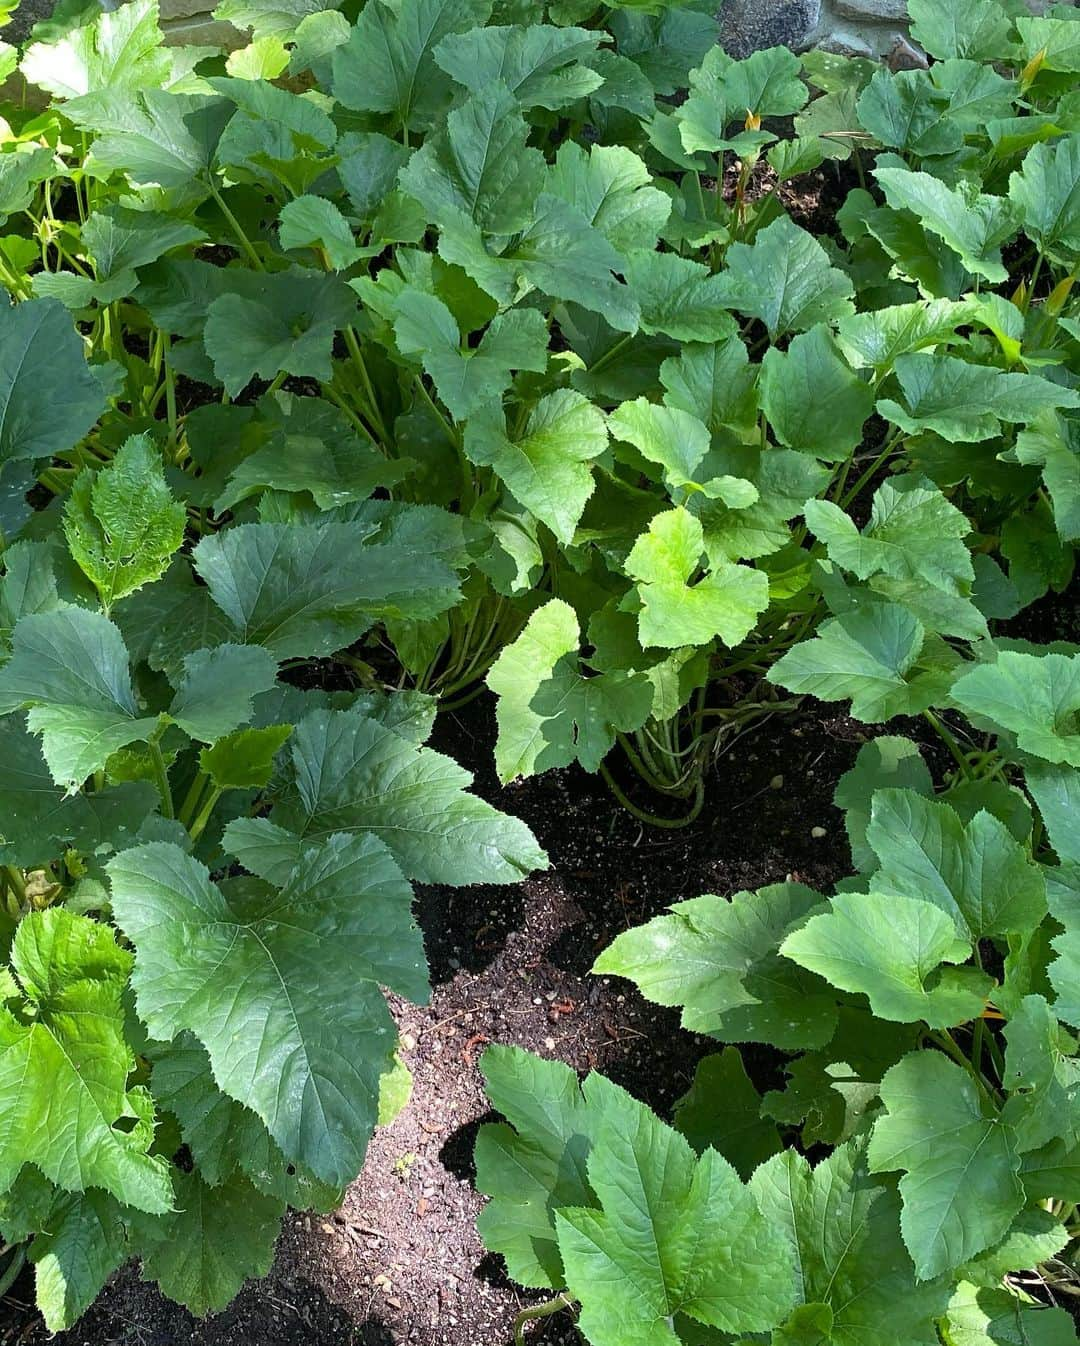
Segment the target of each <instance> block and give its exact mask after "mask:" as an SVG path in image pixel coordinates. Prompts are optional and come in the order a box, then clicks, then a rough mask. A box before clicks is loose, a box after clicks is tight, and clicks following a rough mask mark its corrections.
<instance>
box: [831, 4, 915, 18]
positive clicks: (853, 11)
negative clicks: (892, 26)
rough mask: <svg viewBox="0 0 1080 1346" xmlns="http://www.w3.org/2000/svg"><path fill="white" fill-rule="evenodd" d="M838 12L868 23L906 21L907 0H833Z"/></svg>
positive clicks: (846, 16)
mask: <svg viewBox="0 0 1080 1346" xmlns="http://www.w3.org/2000/svg"><path fill="white" fill-rule="evenodd" d="M833 8H834V9H835V10H836V12H837V14H843V16H844V17H845V18H846V19H862V20H863V21H864V22H868V23H906V22H907V16H908V13H907V0H833Z"/></svg>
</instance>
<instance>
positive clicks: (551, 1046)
mask: <svg viewBox="0 0 1080 1346" xmlns="http://www.w3.org/2000/svg"><path fill="white" fill-rule="evenodd" d="M544 1046H545V1047H546V1048H547V1049H548V1051H549V1052H553V1051H554V1050H555V1039H554V1038H545V1039H544Z"/></svg>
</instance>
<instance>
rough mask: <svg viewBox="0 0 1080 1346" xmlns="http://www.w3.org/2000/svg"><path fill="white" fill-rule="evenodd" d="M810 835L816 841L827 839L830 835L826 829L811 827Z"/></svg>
mask: <svg viewBox="0 0 1080 1346" xmlns="http://www.w3.org/2000/svg"><path fill="white" fill-rule="evenodd" d="M810 835H811V836H812V837H813V838H814V840H815V841H820V840H821V838H822V837H827V836H828V835H829V834H828V832H826V830H825V829H824V827H811V829H810Z"/></svg>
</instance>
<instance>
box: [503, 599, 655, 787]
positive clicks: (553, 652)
mask: <svg viewBox="0 0 1080 1346" xmlns="http://www.w3.org/2000/svg"><path fill="white" fill-rule="evenodd" d="M580 647H581V632H580V630H579V629H578V620H577V616H576V615H575V613H574V609H573V608H572V607H570V605H569V604H568V603H564V602H563V601H562V600H561V599H557V598H553V599H551V600H550V601H549V602H547V603H545V604H544V606H543V607H542V608H539V609H538V610H537V611H536V612H534V613H533V615H532V616H531V617H530V618H529V620H528V622H527V624H526V626H525V629H524V630H523V631H522V632H521V634H520V635H519V636H518V638H517V639H516V640H515V641H514V642H513V644H511V645H507V646H506V647H505V648H504V649H503V651H502V653H501V654H500V655H499V657H498V659H497V660H496V661H495V663H494V664H493V665H492V667H491V671H490V672H489V673H488V677H487V684H488V686H489V687H490V688H491V690H492V691H493V692H494V693H495V695H496V696H497V697H498V698H499V702H498V709H497V712H496V714H497V719H498V725H499V738H498V742H497V743H496V745H495V765H496V767H497V768H498V772H499V777H500V779H501V780H504V781H508V780H513V779H514V778H515V777H517V776H532V775H538V774H539V773H540V772H542V771H547V770H549V769H551V768H553V767H560V766H568V765H569V764H570V763H571V762H573V761H578V762H580V763H581V764H582V766H583V767H584V768H585V770H586V771H596V770H597V769H598V768H599V766H600V763H601V762H602V761H603V759H604V758H605V757H606V756H607V754H608V752H610V750H611V749H612V748H613V747H614V746H615V735H616V732H617V731H618V732H622V733H630V732H632V731H633V730H635V729H640V728H641V726H642V725H643V724H644V723H645V721H646V720H647V719H648V717H649V714H650V712H651V710H652V703H653V687H652V683H651V682H650V680H649V678H648V677H647V676H646V675H645V674H644V673H633V672H620V671H612V672H608V673H600V674H598V675H596V676H595V677H585V676H583V673H582V668H581V663H580V660H579V657H578V652H579V650H580Z"/></svg>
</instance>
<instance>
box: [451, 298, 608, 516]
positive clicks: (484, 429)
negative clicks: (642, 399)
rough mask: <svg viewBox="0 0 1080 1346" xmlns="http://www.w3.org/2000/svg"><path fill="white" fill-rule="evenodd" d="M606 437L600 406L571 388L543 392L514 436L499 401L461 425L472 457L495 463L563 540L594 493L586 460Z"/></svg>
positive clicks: (519, 496)
mask: <svg viewBox="0 0 1080 1346" xmlns="http://www.w3.org/2000/svg"><path fill="white" fill-rule="evenodd" d="M541 326H542V324H541ZM607 443H608V432H607V426H606V424H605V423H604V416H603V413H602V412H601V410H600V408H599V407H597V406H595V405H594V404H593V403H591V402H590V401H588V399H587V398H585V397H583V396H582V395H581V393H576V392H574V391H573V390H572V389H570V388H560V389H558V390H557V391H556V392H553V393H548V395H547V396H546V397H542V398H541V399H540V401H539V402H538V403H537V404H536V406H535V407H534V408H533V409H532V411H531V412H530V414H529V418H528V420H527V421H526V423H525V425H524V427H523V429H522V431H521V433H519V434H516V435H515V436H514V437H513V438H511V436H510V435H509V434H508V433H507V429H506V421H505V417H504V416H503V412H502V409H501V408H500V407H498V406H492V407H488V408H487V409H485V411H484V412H483V413H482V414H480V415H478V416H475V417H473V419H472V420H471V421H470V422H469V424H468V426H467V427H466V430H465V452H466V454H467V455H468V456H469V458H470V460H471V461H472V462H474V463H477V464H478V465H480V466H482V467H492V468H494V469H495V471H496V472H497V473H498V474H499V476H500V477H501V478H502V480H503V482H504V483H505V484H506V486H507V487H509V489H510V491H511V492H512V493H513V495H514V498H515V499H516V500H518V501H519V502H520V503H521V504H522V505H524V506H525V508H526V509H527V510H529V511H530V513H532V514H534V515H535V516H536V518H538V519H539V520H540V522H541V523H545V524H547V526H548V527H549V528H550V529H551V531H552V532H553V533H554V534H555V536H556V537H557V538H558V539H559V541H560V542H563V543H570V542H572V541H573V537H574V530H575V529H576V528H577V525H578V523H579V522H580V520H581V515H582V512H583V511H584V509H585V505H586V502H587V501H588V499H589V497H590V496H591V495H592V493H593V488H594V483H593V473H592V468H591V466H590V464H591V462H592V460H593V459H594V458H598V457H599V456H600V454H602V453H603V452H604V450H605V449H606V448H607Z"/></svg>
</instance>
